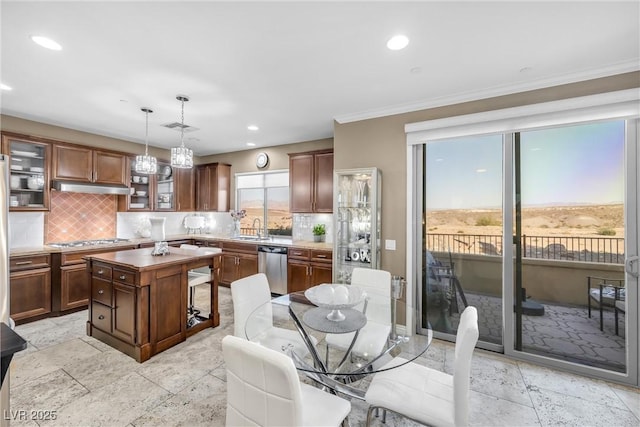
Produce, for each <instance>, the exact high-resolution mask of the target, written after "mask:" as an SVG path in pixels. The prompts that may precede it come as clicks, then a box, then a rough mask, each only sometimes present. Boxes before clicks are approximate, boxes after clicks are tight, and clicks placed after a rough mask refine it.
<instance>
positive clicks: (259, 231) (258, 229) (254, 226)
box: [251, 217, 262, 239]
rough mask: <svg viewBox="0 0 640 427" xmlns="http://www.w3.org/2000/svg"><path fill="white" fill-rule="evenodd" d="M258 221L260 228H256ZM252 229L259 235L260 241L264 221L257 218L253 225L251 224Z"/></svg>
mask: <svg viewBox="0 0 640 427" xmlns="http://www.w3.org/2000/svg"><path fill="white" fill-rule="evenodd" d="M256 221H258V228H256ZM251 228H253V229H254V230H256V234H257V235H258V239H259V238H260V237H261V231H262V221H260V218H258V217H256V218H255V219H254V220H253V224H251Z"/></svg>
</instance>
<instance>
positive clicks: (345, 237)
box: [333, 168, 382, 283]
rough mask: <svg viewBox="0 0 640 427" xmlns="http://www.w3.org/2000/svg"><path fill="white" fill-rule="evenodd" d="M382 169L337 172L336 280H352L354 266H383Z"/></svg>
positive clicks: (334, 181) (341, 281)
mask: <svg viewBox="0 0 640 427" xmlns="http://www.w3.org/2000/svg"><path fill="white" fill-rule="evenodd" d="M381 188H382V184H381V173H380V170H379V169H378V168H363V169H346V170H337V171H335V172H334V175H333V196H334V200H333V206H334V207H333V215H334V224H335V231H334V233H335V236H334V240H333V241H334V249H333V281H334V282H335V283H350V282H351V272H352V271H353V269H354V268H356V267H360V268H375V269H378V268H380V225H381V221H380V216H381V215H380V213H381V207H382V205H381V197H380V195H381Z"/></svg>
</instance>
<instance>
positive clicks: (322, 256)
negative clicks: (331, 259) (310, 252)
mask: <svg viewBox="0 0 640 427" xmlns="http://www.w3.org/2000/svg"><path fill="white" fill-rule="evenodd" d="M316 256H317V257H318V258H326V257H327V256H326V255H316Z"/></svg>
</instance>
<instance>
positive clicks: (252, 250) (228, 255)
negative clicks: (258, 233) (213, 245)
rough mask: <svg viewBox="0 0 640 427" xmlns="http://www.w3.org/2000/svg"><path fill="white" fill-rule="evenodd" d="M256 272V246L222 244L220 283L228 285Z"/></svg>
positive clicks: (231, 243) (236, 243)
mask: <svg viewBox="0 0 640 427" xmlns="http://www.w3.org/2000/svg"><path fill="white" fill-rule="evenodd" d="M257 272H258V246H257V245H253V244H249V243H238V242H224V243H223V244H222V268H221V274H220V275H221V277H220V283H222V284H225V285H229V284H231V282H233V281H234V280H238V279H242V278H243V277H247V276H251V275H252V274H256V273H257Z"/></svg>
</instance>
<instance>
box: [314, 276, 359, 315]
mask: <svg viewBox="0 0 640 427" xmlns="http://www.w3.org/2000/svg"><path fill="white" fill-rule="evenodd" d="M304 296H305V297H307V299H308V300H309V301H311V302H312V303H313V304H315V305H317V306H318V307H322V308H328V309H330V310H331V312H330V313H329V314H328V315H327V319H329V320H333V321H338V322H339V321H341V320H344V319H345V316H344V314H342V313H340V310H343V309H346V308H351V307H354V306H356V305H358V304H360V303H361V302H362V301H364V299H365V298H366V297H367V293H366V292H365V291H364V290H363V289H362V288H359V287H357V286H351V285H340V284H334V283H324V284H322V285H318V286H314V287H312V288H309V289H307V290H306V291H305V292H304Z"/></svg>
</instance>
